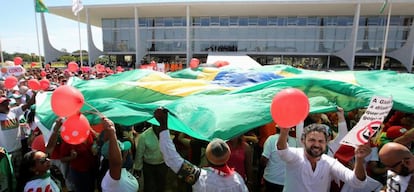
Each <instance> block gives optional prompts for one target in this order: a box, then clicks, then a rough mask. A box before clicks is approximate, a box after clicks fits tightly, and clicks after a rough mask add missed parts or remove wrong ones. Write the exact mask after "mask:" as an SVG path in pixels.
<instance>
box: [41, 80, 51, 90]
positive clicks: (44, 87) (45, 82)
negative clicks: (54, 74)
mask: <svg viewBox="0 0 414 192" xmlns="http://www.w3.org/2000/svg"><path fill="white" fill-rule="evenodd" d="M39 83H40V89H41V90H43V91H46V90H47V89H49V87H50V82H49V80H48V79H42V80H40V81H39Z"/></svg>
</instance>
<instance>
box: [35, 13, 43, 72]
mask: <svg viewBox="0 0 414 192" xmlns="http://www.w3.org/2000/svg"><path fill="white" fill-rule="evenodd" d="M35 25H36V39H37V51H38V52H39V64H40V65H42V56H41V55H40V41H39V30H38V28H37V15H36V11H35Z"/></svg>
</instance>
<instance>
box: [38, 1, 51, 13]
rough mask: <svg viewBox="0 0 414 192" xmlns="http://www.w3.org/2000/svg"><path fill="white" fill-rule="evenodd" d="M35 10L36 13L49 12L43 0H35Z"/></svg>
mask: <svg viewBox="0 0 414 192" xmlns="http://www.w3.org/2000/svg"><path fill="white" fill-rule="evenodd" d="M35 10H36V12H38V13H44V12H49V9H48V8H47V6H46V5H45V3H43V0H36V8H35Z"/></svg>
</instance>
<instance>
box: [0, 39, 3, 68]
mask: <svg viewBox="0 0 414 192" xmlns="http://www.w3.org/2000/svg"><path fill="white" fill-rule="evenodd" d="M0 57H1V63H4V58H3V49H2V48H1V39H0Z"/></svg>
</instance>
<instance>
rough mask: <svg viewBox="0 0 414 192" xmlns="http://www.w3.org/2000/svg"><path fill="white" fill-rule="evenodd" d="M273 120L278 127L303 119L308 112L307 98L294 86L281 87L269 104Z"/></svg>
mask: <svg viewBox="0 0 414 192" xmlns="http://www.w3.org/2000/svg"><path fill="white" fill-rule="evenodd" d="M270 112H271V115H272V118H273V121H275V123H276V124H277V125H278V126H279V127H280V128H290V127H293V126H295V125H297V124H299V123H300V122H301V121H303V120H305V118H306V116H308V113H309V99H308V97H307V96H306V95H305V93H303V92H302V91H301V90H299V89H296V88H287V89H283V90H282V91H280V92H279V93H277V94H276V95H275V97H274V98H273V100H272V104H271V105H270Z"/></svg>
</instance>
